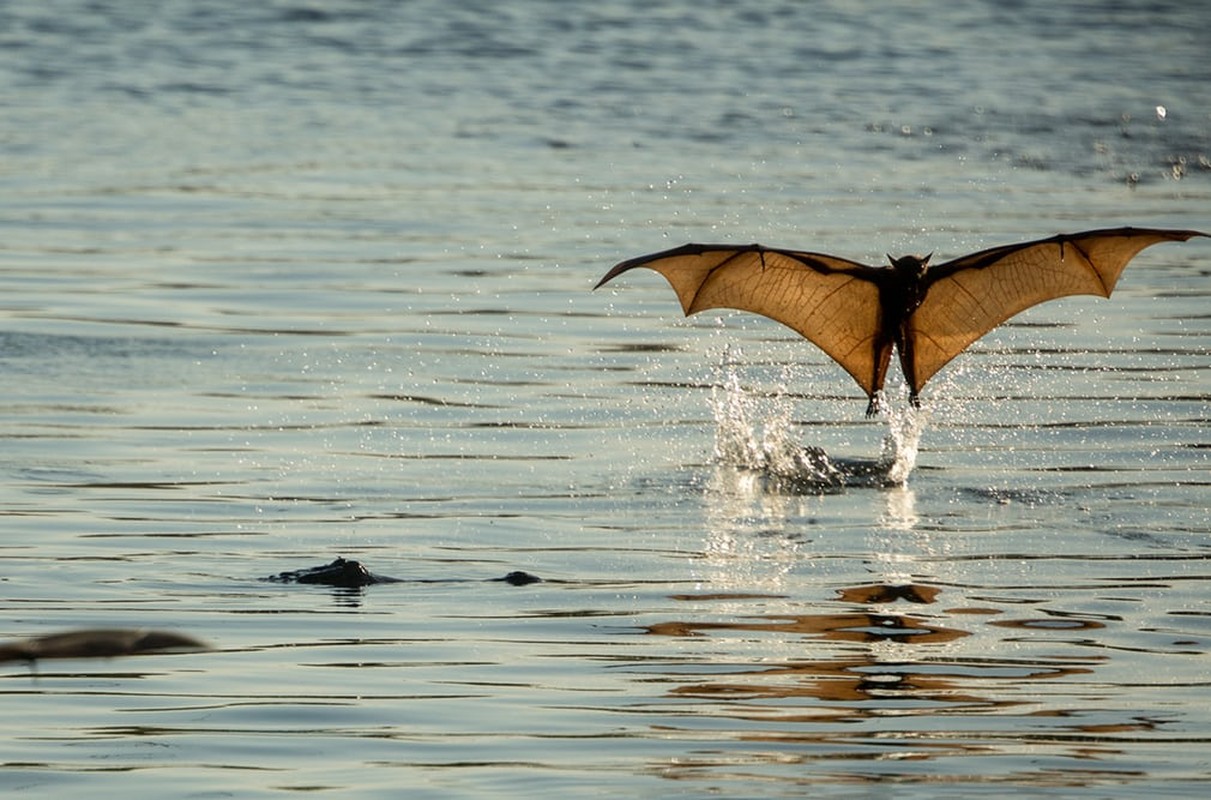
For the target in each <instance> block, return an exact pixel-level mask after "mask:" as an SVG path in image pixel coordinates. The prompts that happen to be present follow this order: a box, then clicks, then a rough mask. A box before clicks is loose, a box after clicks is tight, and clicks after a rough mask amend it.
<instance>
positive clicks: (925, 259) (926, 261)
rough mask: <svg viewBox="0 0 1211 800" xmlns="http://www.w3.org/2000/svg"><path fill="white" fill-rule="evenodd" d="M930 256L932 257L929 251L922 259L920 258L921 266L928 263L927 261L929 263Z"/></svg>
mask: <svg viewBox="0 0 1211 800" xmlns="http://www.w3.org/2000/svg"><path fill="white" fill-rule="evenodd" d="M931 258H933V253H929V254H928V255H926V256H925V257H924V258H922V259H921V266H925V265H926V264H928V263H929V259H931Z"/></svg>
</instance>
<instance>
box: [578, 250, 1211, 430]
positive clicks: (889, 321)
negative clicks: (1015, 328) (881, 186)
mask: <svg viewBox="0 0 1211 800" xmlns="http://www.w3.org/2000/svg"><path fill="white" fill-rule="evenodd" d="M1207 235H1208V234H1206V233H1202V232H1200V231H1192V230H1162V229H1158V228H1107V229H1103V230H1093V231H1084V232H1081V233H1070V234H1060V235H1058V236H1052V237H1050V238H1048V239H1037V240H1035V241H1031V242H1023V243H1021V244H1009V245H1002V246H1000V247H992V248H989V249H987V250H980V251H979V252H976V253H971V254H970V255H965V256H960V257H958V258H956V259H953V260H951V261H947V262H946V263H944V264H937V265H933V266H931V265H930V263H929V259H930V256H928V255H927V256H911V255H910V256H902V257H900V258H894V257H892V256H890V255H889V256H888V257H887V259H888V261H889V262H890V264H889V265H888V266H881V267H871V266H867V265H865V264H860V263H858V262H856V261H850V260H848V259H845V258H840V257H838V256H831V255H826V254H824V253H810V252H805V251H800V250H783V249H780V248H775V247H763V246H762V245H759V244H751V245H740V246H736V245H731V244H686V245H682V246H681V247H674V248H672V249H671V250H664V251H661V252H659V253H652V254H650V255H646V256H639V257H638V258H632V259H628V260H626V261H623V262H621V263H619V264H616V265H615V266H614V267H613V269H611V270H610V271H609V272H607V273H606V275H605V277H603V278H602V279H601V281H599V282H598V284H597V285H596V286H595V287H593V288H594V289H599V288H601V287H602V286H604V285H605V284H607V283H609V282H610V281H611V280H613V279H614V278H616V277H618V276H619V275H621V274H622V273H624V272H627V271H629V270H632V269H635V268H636V267H647V268H648V269H653V270H655V271H656V272H659V273H660V274H661V275H663V276H664V277H665V279H666V280H667V281H668V282H669V284H670V285H672V287H673V290H674V291H675V292H677V297H678V298H679V299H680V300H681V308H682V310H683V311H684V312H685V315H686V316H687V317H688V316H689V315H691V314H696V313H698V312H699V311H705V310H707V309H711V308H734V309H739V310H741V311H752V312H754V313H757V314H761V315H763V316H766V317H769V318H770V319H773V320H776V321H778V322H781V323H782V324H784V325H786V326H788V327H790V328H791V329H792V330H794V331H795V332H797V333H798V334H799V335H801V336H803V337H804V338H805V339H807V340H808V341H810V342H812V343H813V344H815V345H816V346H817V347H819V348H820V349H821V350H823V351H824V352H825V353H827V354H828V355H829V356H830V357H831V358H832V359H833V360H834V361H836V362H837V363H838V364H840V365H841V367H842V368H844V369H845V371H846V372H848V373H849V374H850V375H851V376H852V377H853V379H854V380H855V381H857V383H858V386H860V387H862V390H863V391H864V392H866V396H867V398H868V399H869V403H868V405H867V407H866V415H867V416H868V417H869V416H874V415H875V414H877V413H878V412H879V411H880V410H881V408H882V390H883V383H884V380H885V379H886V378H887V369H888V366H889V365H890V363H891V353H892V350H893V349H894V350H895V351H896V352H897V354H898V356H899V361H900V369H901V370H902V371H903V373H904V380H905V382H906V383H907V385H908V390H909V399H910V401H911V402H912V404H913V405H914V406H919V405H920V393H921V389H922V388H923V387H924V386H925V383H926V382H927V381H928V380H929V379H930V378H932V377H933V376H934V375H935V374H936V373H937V372H938V370H940V369H941V368H942V367H944V366H946V364H948V363H949V362H950V360H951V359H953V358H954V357H955V356H957V355H958V354H959V353H961V352H963V350H965V349H966V348H967V346H968V345H970V344H971V343H972V342H974V341H975V340H977V339H979V338H980V337H981V336H983V335H984V334H986V333H988V332H989V331H991V330H992V329H993V328H995V327H997V326H998V325H1000V324H1001V323H1002V322H1004V321H1005V320H1007V319H1009V318H1010V317H1012V316H1014V315H1015V314H1018V313H1020V312H1022V311H1025V310H1026V309H1028V308H1030V307H1031V306H1034V305H1038V304H1039V303H1043V302H1046V301H1047V300H1054V299H1056V298H1059V297H1066V296H1068V295H1075V294H1088V295H1097V296H1100V297H1109V296H1110V292H1111V291H1112V290H1113V289H1114V285H1115V283H1117V282H1118V279H1119V275H1121V274H1122V272H1123V269H1124V268H1125V267H1126V266H1127V263H1128V262H1129V261H1131V259H1132V258H1134V257H1135V255H1136V254H1137V253H1139V252H1140V251H1141V250H1143V249H1144V248H1145V247H1149V246H1150V245H1154V244H1159V243H1161V242H1179V241H1180V242H1184V241H1186V240H1187V239H1189V238H1191V237H1193V236H1207ZM930 255H932V254H930Z"/></svg>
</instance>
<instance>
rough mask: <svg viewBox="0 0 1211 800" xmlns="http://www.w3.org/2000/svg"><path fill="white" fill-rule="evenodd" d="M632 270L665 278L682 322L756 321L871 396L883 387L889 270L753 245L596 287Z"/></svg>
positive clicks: (717, 249) (688, 252) (720, 249)
mask: <svg viewBox="0 0 1211 800" xmlns="http://www.w3.org/2000/svg"><path fill="white" fill-rule="evenodd" d="M636 267H647V268H648V269H653V270H655V271H657V272H659V273H660V274H661V275H663V276H664V277H665V279H666V280H668V282H669V283H670V284H671V285H672V287H673V290H674V291H676V292H677V297H678V298H679V299H680V300H681V308H682V310H684V311H685V314H686V316H689V315H690V314H695V313H697V312H699V311H705V310H707V309H710V308H735V309H740V310H742V311H752V312H754V313H756V314H761V315H763V316H766V317H769V318H770V319H774V320H777V321H778V322H781V323H782V324H784V325H786V326H788V327H790V328H792V329H793V330H795V331H796V332H798V333H799V334H800V335H801V336H803V337H804V338H806V339H808V340H809V341H811V342H813V343H814V344H815V345H816V346H818V347H819V348H820V349H821V350H823V351H824V352H825V353H827V354H828V355H829V356H831V357H832V358H833V360H835V361H836V362H837V363H838V364H840V365H841V366H842V367H844V368H845V371H846V372H848V373H849V374H850V375H852V376H853V377H854V380H856V381H857V382H858V385H860V386H861V387H862V388H863V389H865V390H866V393H867V394H868V395H871V394H873V393H874V392H875V391H876V390H877V389H879V388H881V386H882V374H881V373H882V372H883V371H885V370H886V365H887V356H889V355H890V352H891V347H892V342H891V338H890V337H888V336H885V335H883V332H882V325H883V314H882V309H881V306H880V297H879V284H878V281H879V280H881V278H882V276H884V275H885V274H886V273H887V272H888V270H885V269H878V268H875V267H869V266H866V265H864V264H859V263H857V262H855V261H848V260H846V259H843V258H837V257H836V256H829V255H824V254H822V253H807V252H799V251H794V250H777V249H771V248H767V247H762V246H761V245H756V244H754V245H742V246H739V247H738V246H736V245H727V244H718V245H714V244H687V245H684V246H682V247H675V248H673V249H672V250H665V251H663V252H660V253H652V254H651V255H646V256H640V257H639V258H632V259H630V260H627V261H623V262H622V263H620V264H618V265H616V266H615V267H614V268H613V269H611V270H610V271H609V272H608V273H606V276H605V277H604V278H602V279H601V282H600V283H598V284H597V286H596V287H594V288H599V287H601V286H602V285H604V284H606V283H608V282H609V281H610V280H612V279H613V278H615V277H617V276H618V275H621V274H622V273H624V272H626V271H627V270H630V269H634V268H636ZM876 341H878V342H881V343H882V344H881V345H880V347H878V348H877V347H876V345H875V343H876ZM883 349H885V350H887V353H882V352H881V350H883ZM880 361H881V362H882V368H880V367H879V363H880Z"/></svg>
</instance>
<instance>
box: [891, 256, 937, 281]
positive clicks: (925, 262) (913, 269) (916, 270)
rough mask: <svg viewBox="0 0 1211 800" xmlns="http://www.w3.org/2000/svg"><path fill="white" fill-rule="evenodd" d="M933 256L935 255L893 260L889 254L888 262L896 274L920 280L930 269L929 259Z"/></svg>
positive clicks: (903, 257) (904, 257)
mask: <svg viewBox="0 0 1211 800" xmlns="http://www.w3.org/2000/svg"><path fill="white" fill-rule="evenodd" d="M932 255H933V253H930V254H929V255H925V256H900V257H899V258H892V257H891V255H890V254H889V255H888V256H887V260H888V261H890V262H891V265H892V266H893V267H894V268H895V270H896V272H899V273H901V274H906V275H910V276H912V277H914V278H920V277H921V276H923V275H924V274H925V270H927V269H929V258H930V256H932Z"/></svg>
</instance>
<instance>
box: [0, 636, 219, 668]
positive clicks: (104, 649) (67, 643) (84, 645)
mask: <svg viewBox="0 0 1211 800" xmlns="http://www.w3.org/2000/svg"><path fill="white" fill-rule="evenodd" d="M209 649H210V647H209V645H207V644H206V643H205V642H201V641H199V640H197V639H195V638H193V637H192V636H186V635H185V634H183V633H174V632H173V631H154V630H144V629H141V628H90V629H85V630H76V631H65V632H62V633H51V634H47V635H46V636H35V637H33V638H30V639H18V640H17V641H14V642H8V643H7V644H0V662H3V661H37V660H38V659H40V658H111V657H113V656H128V655H136V654H139V653H151V652H163V651H175V652H194V651H198V650H209Z"/></svg>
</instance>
